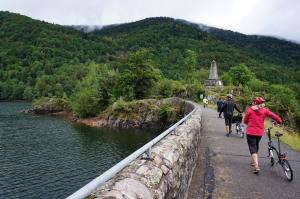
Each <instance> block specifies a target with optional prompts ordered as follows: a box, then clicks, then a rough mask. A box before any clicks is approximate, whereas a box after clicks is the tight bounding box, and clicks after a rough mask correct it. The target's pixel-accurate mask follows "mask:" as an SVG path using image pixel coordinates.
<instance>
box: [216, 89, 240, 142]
mask: <svg viewBox="0 0 300 199" xmlns="http://www.w3.org/2000/svg"><path fill="white" fill-rule="evenodd" d="M234 109H236V110H237V111H238V112H239V113H242V111H240V110H239V109H238V107H237V106H236V103H235V102H234V101H233V99H232V94H228V95H227V99H226V101H225V102H224V104H223V106H222V108H221V112H220V113H219V114H220V115H221V113H222V112H223V113H224V119H225V126H226V136H227V137H229V135H230V134H231V132H232V130H231V126H232V116H233V111H234Z"/></svg>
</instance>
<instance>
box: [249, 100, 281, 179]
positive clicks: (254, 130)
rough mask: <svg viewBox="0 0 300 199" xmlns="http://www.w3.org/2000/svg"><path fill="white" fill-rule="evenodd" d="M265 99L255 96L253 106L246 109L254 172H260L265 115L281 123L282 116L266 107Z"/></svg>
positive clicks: (251, 162)
mask: <svg viewBox="0 0 300 199" xmlns="http://www.w3.org/2000/svg"><path fill="white" fill-rule="evenodd" d="M264 102H265V100H264V99H263V98H261V97H255V98H254V99H253V102H252V106H251V107H249V108H248V109H247V111H246V114H245V117H244V123H245V124H247V125H248V126H247V130H246V134H247V143H248V147H249V151H250V154H251V157H250V164H251V166H253V167H254V171H253V173H255V174H258V173H259V171H260V169H259V166H258V149H259V142H260V140H261V137H262V136H263V134H264V120H265V117H270V118H272V119H273V120H275V121H276V122H277V123H281V122H282V120H281V118H280V117H279V116H278V115H276V114H275V113H273V112H271V111H270V110H268V109H266V108H265V104H264Z"/></svg>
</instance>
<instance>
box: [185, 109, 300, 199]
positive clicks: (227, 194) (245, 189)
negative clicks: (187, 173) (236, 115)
mask: <svg viewBox="0 0 300 199" xmlns="http://www.w3.org/2000/svg"><path fill="white" fill-rule="evenodd" d="M203 132H204V135H203V139H202V143H201V145H202V148H201V151H199V153H200V156H201V157H200V158H199V159H198V161H197V166H196V168H195V171H194V175H193V178H192V181H191V186H190V189H189V195H188V199H194V198H197V199H202V198H208V199H212V198H217V199H218V198H224V199H225V198H228V199H247V198H249V199H256V198H257V199H268V198H276V199H277V198H278V199H281V198H284V199H287V198H291V199H296V198H300V153H298V152H295V151H292V150H290V149H289V148H288V147H287V146H285V145H284V146H283V147H282V148H283V151H285V152H287V153H288V158H289V162H290V164H291V166H292V168H293V170H294V180H293V181H292V182H287V181H286V180H285V179H284V176H283V175H284V173H283V171H282V168H281V166H280V165H276V166H275V167H274V168H271V167H270V166H269V159H268V158H267V138H266V136H264V137H263V139H262V141H261V143H260V151H259V157H260V159H259V161H260V162H259V163H260V169H261V172H260V174H259V175H255V174H253V173H252V168H251V167H250V166H249V151H248V146H247V143H246V138H244V139H243V138H241V137H238V136H237V135H236V134H235V133H233V135H232V136H231V137H226V136H225V130H224V119H220V118H218V115H217V113H216V111H215V110H212V109H204V110H203ZM275 143H276V142H275Z"/></svg>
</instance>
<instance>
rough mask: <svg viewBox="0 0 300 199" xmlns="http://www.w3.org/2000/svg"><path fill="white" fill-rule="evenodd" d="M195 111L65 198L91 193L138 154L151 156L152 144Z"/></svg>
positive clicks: (80, 196)
mask: <svg viewBox="0 0 300 199" xmlns="http://www.w3.org/2000/svg"><path fill="white" fill-rule="evenodd" d="M195 111H196V107H195V106H194V109H193V110H192V111H191V112H190V113H189V114H188V115H186V116H185V117H184V118H182V119H181V120H180V121H178V122H177V123H176V124H174V125H173V126H171V127H170V128H168V129H167V130H165V131H164V132H163V133H161V134H160V135H159V136H157V137H156V138H154V139H153V140H151V141H150V142H148V143H147V144H145V145H144V146H142V147H141V148H139V149H138V150H136V151H135V152H133V153H132V154H131V155H129V156H127V157H126V158H125V159H124V160H122V161H120V162H119V163H117V164H116V165H115V166H113V167H112V168H110V169H109V170H107V171H105V172H104V173H103V174H102V175H100V176H98V177H97V178H95V179H94V180H92V181H91V182H89V183H88V184H86V185H85V186H84V187H82V188H80V189H79V190H77V191H76V192H75V193H73V194H72V195H70V196H68V197H67V199H82V198H85V197H87V196H88V195H89V194H91V193H92V192H93V191H94V190H96V188H97V187H99V186H101V185H102V184H104V183H105V182H106V181H108V180H110V179H111V178H112V177H114V176H115V175H116V174H117V173H118V172H119V171H121V170H122V169H123V168H125V167H126V166H127V165H128V164H129V163H131V162H132V161H133V160H135V159H137V158H138V157H139V156H140V155H142V154H144V153H146V154H147V157H148V158H151V148H152V146H153V145H154V144H156V143H157V142H159V141H160V140H161V139H163V138H164V137H165V136H167V135H168V134H169V133H170V132H172V131H174V130H175V128H176V127H177V126H179V125H180V124H182V123H183V122H185V121H186V120H187V119H188V118H189V117H190V116H191V115H192V114H193V113H194V112H195Z"/></svg>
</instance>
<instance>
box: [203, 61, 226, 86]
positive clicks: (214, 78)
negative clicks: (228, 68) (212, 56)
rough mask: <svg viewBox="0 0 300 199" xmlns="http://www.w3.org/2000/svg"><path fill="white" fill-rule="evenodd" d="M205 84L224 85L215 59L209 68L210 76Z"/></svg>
mask: <svg viewBox="0 0 300 199" xmlns="http://www.w3.org/2000/svg"><path fill="white" fill-rule="evenodd" d="M204 85H205V86H223V83H222V81H221V80H219V79H218V70H217V63H216V61H215V60H213V61H212V62H211V65H210V70H209V77H208V79H207V80H205V82H204Z"/></svg>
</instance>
